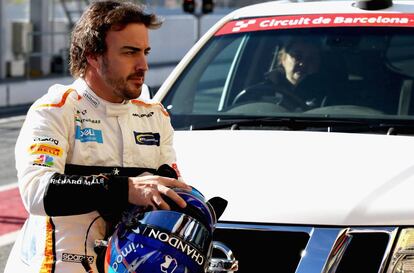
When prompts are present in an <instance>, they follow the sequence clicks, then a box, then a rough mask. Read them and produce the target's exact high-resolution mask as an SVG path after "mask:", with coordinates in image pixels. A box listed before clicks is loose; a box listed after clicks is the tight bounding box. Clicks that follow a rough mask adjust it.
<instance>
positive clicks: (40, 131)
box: [4, 79, 179, 273]
mask: <svg viewBox="0 0 414 273" xmlns="http://www.w3.org/2000/svg"><path fill="white" fill-rule="evenodd" d="M15 153H16V167H17V171H18V179H19V189H20V193H21V196H22V199H23V203H24V206H25V208H26V209H27V211H28V212H29V213H30V216H29V218H28V220H27V221H26V223H25V224H24V226H23V228H22V230H21V232H20V235H19V238H18V239H17V240H16V242H15V245H14V247H13V249H12V252H11V254H10V256H9V260H8V263H7V265H6V269H5V271H4V272H5V273H16V272H25V273H32V272H33V273H35V272H36V273H38V272H42V273H81V272H82V273H84V272H85V269H84V267H83V266H82V264H81V261H82V260H84V259H87V261H88V263H89V265H90V266H91V268H92V270H93V272H95V273H97V272H98V271H97V268H96V258H97V257H96V253H95V252H94V242H95V240H97V239H102V238H103V237H104V235H105V229H106V221H105V220H104V219H103V218H102V217H99V215H104V214H105V213H108V215H116V214H118V213H120V212H121V211H122V210H123V209H125V207H126V206H127V205H128V178H127V177H128V176H137V175H140V174H141V173H143V172H145V171H149V172H151V173H156V170H157V169H158V168H159V167H160V166H162V165H164V164H168V165H169V166H171V167H172V168H173V169H170V170H172V171H173V172H174V175H175V176H178V175H179V172H178V170H177V168H176V164H175V160H176V157H175V152H174V149H173V128H172V126H171V123H170V118H169V115H168V113H167V112H166V110H165V109H164V108H163V107H162V105H160V104H159V103H152V104H151V103H149V102H148V101H147V102H144V101H141V100H138V99H137V100H131V101H126V102H125V103H122V104H121V103H119V104H118V103H109V102H107V101H104V100H102V99H100V98H99V97H98V96H97V95H96V94H95V93H94V92H93V91H92V90H91V89H90V88H89V87H88V86H87V85H86V83H85V81H84V80H83V79H77V80H76V81H75V82H74V83H73V84H72V85H69V86H63V85H54V86H52V87H51V88H50V89H49V91H48V93H47V94H46V95H44V96H43V97H42V98H40V99H39V100H37V101H36V102H35V103H34V104H33V105H32V107H31V108H30V110H29V112H28V115H27V117H26V120H25V122H24V124H23V127H22V129H21V132H20V135H19V137H18V140H17V144H16V149H15ZM164 166H165V165H164ZM99 174H105V175H99ZM98 211H99V212H98ZM95 218H97V219H96V221H94V222H93V220H94V219H95ZM92 222H93V223H92ZM91 223H92V225H91V226H90V224H91ZM89 226H90V230H89V232H88V235H87V241H86V256H85V246H84V244H85V237H86V234H87V230H88V227H89Z"/></svg>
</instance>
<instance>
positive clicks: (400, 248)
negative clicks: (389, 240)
mask: <svg viewBox="0 0 414 273" xmlns="http://www.w3.org/2000/svg"><path fill="white" fill-rule="evenodd" d="M387 273H414V228H405V229H402V230H401V233H400V236H399V237H398V241H397V245H396V246H395V248H394V251H393V254H392V257H391V261H390V266H389V267H388V271H387Z"/></svg>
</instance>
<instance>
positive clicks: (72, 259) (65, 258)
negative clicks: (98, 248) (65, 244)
mask: <svg viewBox="0 0 414 273" xmlns="http://www.w3.org/2000/svg"><path fill="white" fill-rule="evenodd" d="M86 258H87V259H88V263H89V264H92V263H93V261H94V260H95V257H93V256H87V257H86ZM84 259H85V255H80V254H72V253H62V262H67V263H81V262H82V261H83V260H84Z"/></svg>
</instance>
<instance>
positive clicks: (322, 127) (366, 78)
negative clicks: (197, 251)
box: [154, 0, 414, 273]
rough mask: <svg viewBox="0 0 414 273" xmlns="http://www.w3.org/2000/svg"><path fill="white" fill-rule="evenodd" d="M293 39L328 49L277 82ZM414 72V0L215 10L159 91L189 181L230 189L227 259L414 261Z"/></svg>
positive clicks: (352, 269)
mask: <svg viewBox="0 0 414 273" xmlns="http://www.w3.org/2000/svg"><path fill="white" fill-rule="evenodd" d="M297 38H298V39H301V40H305V41H316V43H317V44H318V50H319V51H317V52H316V53H315V52H314V54H311V55H309V56H308V55H307V56H302V55H301V54H303V53H302V52H300V50H298V49H296V51H295V50H292V51H288V50H285V53H288V54H290V55H291V56H290V57H289V58H291V59H296V61H297V60H298V59H301V58H305V57H307V58H311V57H315V56H316V55H317V56H318V58H319V57H320V59H318V60H316V59H312V58H311V62H310V64H302V66H306V65H308V66H312V65H313V66H318V67H319V70H318V73H316V72H315V71H312V73H310V72H309V73H305V72H304V71H305V70H301V69H303V68H295V69H297V70H296V71H294V73H296V77H297V78H301V77H302V76H301V74H307V75H306V76H307V77H302V78H301V80H300V81H299V82H298V83H296V84H295V85H294V88H291V89H288V91H294V92H293V93H292V92H287V91H286V89H280V87H277V86H278V84H279V83H280V81H281V80H280V75H283V72H286V71H287V68H286V67H284V69H281V65H283V60H284V59H283V58H282V57H281V56H282V55H281V54H282V53H283V50H284V49H283V48H284V47H286V46H287V45H288V44H289V43H290V41H294V40H295V39H297ZM290 48H292V47H290ZM285 57H286V55H285ZM291 61H292V60H291ZM292 62H294V61H292ZM298 66H300V65H298ZM276 73H282V74H276ZM286 75H287V72H286ZM282 78H283V77H282ZM275 79H276V80H275ZM286 79H287V78H286ZM413 81H414V2H413V1H398V2H397V1H395V2H393V3H392V2H391V1H386V0H381V1H361V2H351V1H337V2H336V1H323V2H318V1H312V2H296V3H292V2H282V1H274V2H265V3H262V4H257V5H252V6H248V7H245V8H241V9H238V10H235V11H234V12H232V13H231V14H228V15H227V16H225V17H224V18H223V19H222V20H220V21H219V22H217V23H216V24H215V25H214V26H213V27H212V28H211V29H210V30H209V31H208V32H207V33H206V34H205V35H204V36H203V37H202V38H201V39H200V40H199V41H198V42H197V43H196V44H195V45H194V47H193V48H192V49H191V50H190V51H189V52H188V53H187V54H186V56H185V57H184V58H183V60H182V61H181V62H180V63H179V64H178V66H177V67H176V68H175V69H174V70H173V72H172V73H171V74H170V76H169V77H168V79H167V80H166V81H165V82H164V84H163V85H162V86H161V88H160V89H159V90H158V92H157V94H156V95H155V97H154V99H155V100H156V101H160V102H161V103H162V104H163V105H164V106H165V107H166V109H167V110H168V111H169V113H170V115H171V118H172V123H173V126H174V127H175V129H176V133H175V139H174V141H175V147H176V150H177V156H178V164H179V165H178V167H179V169H180V170H181V172H182V175H183V177H184V179H185V181H186V182H187V183H189V184H191V185H193V186H195V187H196V188H198V189H199V190H200V191H201V192H202V193H204V194H205V195H206V197H210V196H217V195H218V196H221V197H223V198H224V199H226V200H227V201H228V206H227V208H226V210H225V212H224V214H223V215H222V217H221V218H220V221H219V224H218V227H217V230H216V231H215V237H214V240H215V241H219V242H222V243H223V249H226V251H225V252H227V253H226V254H227V256H228V258H229V264H228V265H223V267H226V268H227V270H228V271H231V270H232V269H230V267H231V264H232V262H231V261H232V260H237V261H238V265H239V270H238V272H243V273H245V272H283V273H294V272H296V273H316V272H338V273H379V272H386V273H397V272H398V273H402V272H404V273H408V272H414V228H413V227H414V93H413V87H414V85H413ZM326 86H328V87H326ZM224 246H227V247H228V248H229V249H227V248H226V247H224ZM217 248H220V247H217ZM223 249H222V250H223Z"/></svg>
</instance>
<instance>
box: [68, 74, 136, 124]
mask: <svg viewBox="0 0 414 273" xmlns="http://www.w3.org/2000/svg"><path fill="white" fill-rule="evenodd" d="M74 85H75V87H76V90H78V91H79V92H80V94H79V95H80V96H82V97H83V98H85V99H86V100H87V101H88V102H89V103H90V104H91V105H92V106H93V107H95V108H97V109H98V110H99V111H102V112H104V113H106V115H107V116H108V117H118V116H123V115H126V114H128V108H129V104H130V103H131V102H130V101H129V100H127V101H124V102H123V103H112V102H108V101H106V100H104V99H101V98H100V97H98V96H97V95H96V94H95V92H93V91H92V89H91V88H90V87H89V86H88V84H87V83H86V82H85V80H84V79H82V78H79V79H77V80H76V81H75V82H74Z"/></svg>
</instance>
